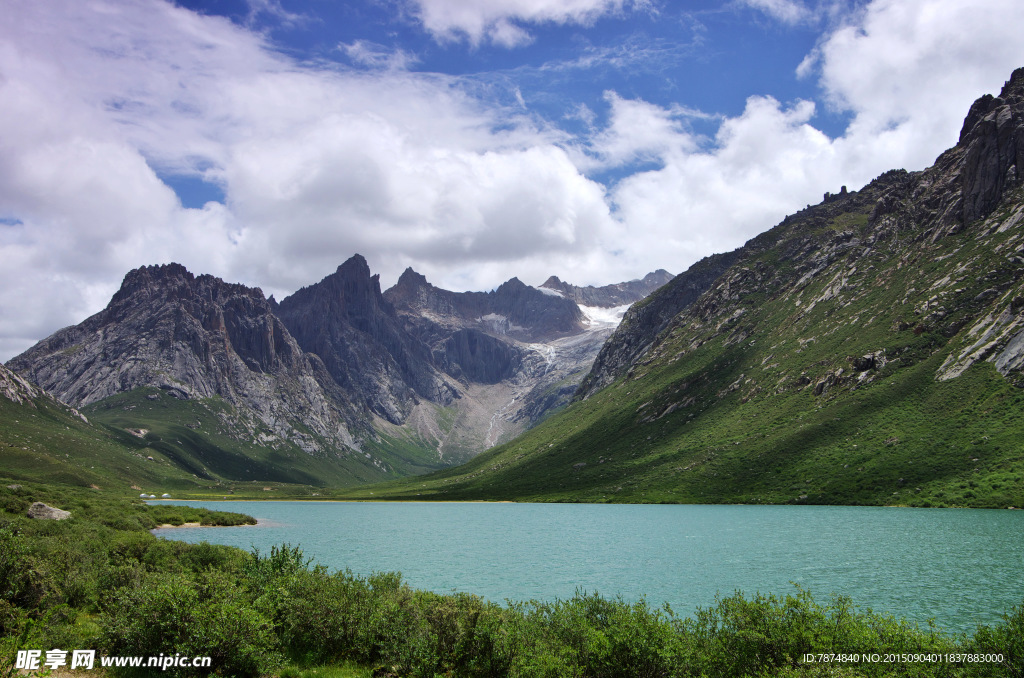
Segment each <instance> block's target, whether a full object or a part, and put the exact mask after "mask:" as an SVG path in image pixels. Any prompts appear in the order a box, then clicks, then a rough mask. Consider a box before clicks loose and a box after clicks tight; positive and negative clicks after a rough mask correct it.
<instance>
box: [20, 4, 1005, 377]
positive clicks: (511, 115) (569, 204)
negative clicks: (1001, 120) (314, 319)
mask: <svg viewBox="0 0 1024 678" xmlns="http://www.w3.org/2000/svg"><path fill="white" fill-rule="evenodd" d="M0 15H2V16H3V19H2V20H0V360H8V359H9V358H11V357H13V356H14V355H17V354H18V353H20V352H22V351H24V350H26V349H27V348H29V347H30V346H31V345H33V344H34V343H35V342H36V341H38V340H40V339H43V338H45V337H46V336H48V335H49V334H51V333H52V332H54V331H56V330H57V329H59V328H61V327H64V326H67V325H72V324H76V323H79V322H81V321H82V320H84V319H85V318H86V317H87V316H89V315H91V314H92V313H96V312H98V311H99V310H101V309H102V308H103V307H104V306H105V305H106V304H107V302H108V301H109V299H110V297H111V295H112V294H113V293H114V292H115V291H116V290H117V288H118V287H119V286H120V283H121V280H122V279H123V277H124V275H125V274H126V273H127V272H128V271H130V270H131V269H134V268H137V267H139V266H144V265H152V264H162V263H169V262H172V261H174V262H178V263H181V264H184V265H185V266H186V267H188V268H189V270H191V271H192V272H193V273H196V274H201V273H209V274H213V275H216V276H218V277H221V278H223V279H225V280H226V281H229V282H240V283H244V284H247V285H251V286H258V287H260V288H261V289H262V290H263V291H264V293H266V294H267V295H268V296H269V295H271V294H273V295H275V296H276V297H277V298H278V299H281V298H283V297H284V296H287V295H288V294H290V293H292V292H294V291H295V290H296V289H298V288H299V287H301V286H303V285H309V284H311V283H314V282H317V281H318V280H320V279H322V278H323V277H324V276H326V275H329V274H330V273H332V272H333V271H334V270H335V269H336V268H337V266H338V265H340V264H341V263H342V262H344V261H345V260H346V259H348V258H349V257H351V256H352V255H353V254H356V253H358V254H362V255H363V256H364V257H366V259H367V261H368V262H369V264H370V267H371V269H372V271H373V272H375V273H379V274H380V280H381V285H382V288H384V289H386V288H387V287H389V286H391V285H393V284H394V283H395V281H396V280H397V278H398V276H399V275H400V274H401V272H402V271H403V270H404V269H405V268H406V267H409V266H411V267H413V268H414V269H415V270H417V271H418V272H420V273H422V274H424V275H425V276H426V277H427V279H428V280H429V281H430V282H431V283H433V284H434V285H437V286H439V287H442V288H445V289H451V290H456V291H463V290H488V289H493V288H494V287H496V286H497V285H499V284H500V283H501V282H503V281H505V280H508V279H509V278H512V277H513V276H515V277H518V278H519V279H520V280H522V281H523V282H526V283H528V284H532V285H539V284H541V283H542V282H543V281H544V280H545V279H546V278H547V277H548V276H550V275H557V276H559V277H560V278H561V279H562V280H565V281H569V282H572V283H574V284H578V285H587V284H594V285H602V284H609V283H613V282H620V281H625V280H630V279H634V278H639V277H642V276H643V275H645V274H646V273H648V272H650V271H653V270H655V269H658V268H664V269H667V270H669V271H671V272H672V273H680V272H682V271H684V270H685V269H686V268H687V267H689V266H690V265H691V264H692V263H694V262H695V261H697V260H699V259H701V258H702V257H705V256H707V255H710V254H713V253H716V252H723V251H728V250H732V249H734V248H736V247H739V246H741V245H742V244H743V243H744V242H746V241H747V240H748V239H750V238H752V237H753V236H755V235H757V234H758V233H761V232H763V231H765V230H767V229H769V228H771V227H772V226H773V225H775V224H777V223H778V222H779V221H780V220H781V219H782V218H783V217H785V216H786V215H787V214H790V213H792V212H795V211H797V210H799V209H801V208H803V207H804V206H806V205H808V204H816V203H818V202H820V201H821V199H822V196H823V194H824V193H825V192H833V193H835V192H838V191H839V190H840V187H841V186H847V187H848V188H849V189H850V190H856V189H858V188H860V187H862V186H863V185H864V184H866V183H867V182H869V181H870V180H871V179H873V178H874V177H876V176H878V175H879V174H881V173H883V172H885V171H887V170H889V169H894V168H905V169H908V170H920V169H924V168H926V167H928V166H929V165H931V164H932V162H933V161H934V159H935V158H936V156H937V155H938V154H939V153H940V152H942V151H943V150H944V149H946V148H948V147H950V146H952V145H953V144H955V142H956V140H957V136H958V134H959V131H960V127H961V125H962V122H963V118H964V116H965V115H966V113H967V110H968V108H969V107H970V104H971V103H972V102H973V101H974V100H975V99H976V98H977V97H979V96H981V95H982V94H985V93H998V91H999V89H1000V87H1001V86H1002V84H1003V82H1004V81H1005V80H1007V79H1008V78H1009V76H1010V73H1011V72H1012V71H1013V69H1015V68H1017V67H1021V66H1024V40H1020V35H1021V34H1022V33H1024V3H1022V2H1020V0H731V1H727V2H683V1H679V0H363V1H358V2H344V1H338V0H179V1H178V2H168V1H165V0H0Z"/></svg>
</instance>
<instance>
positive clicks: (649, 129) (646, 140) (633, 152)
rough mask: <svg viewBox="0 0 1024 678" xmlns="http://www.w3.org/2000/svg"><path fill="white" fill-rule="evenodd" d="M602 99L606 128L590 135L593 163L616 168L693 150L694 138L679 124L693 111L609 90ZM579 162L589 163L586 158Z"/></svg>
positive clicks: (585, 164)
mask: <svg viewBox="0 0 1024 678" xmlns="http://www.w3.org/2000/svg"><path fill="white" fill-rule="evenodd" d="M605 101H607V102H608V103H609V105H610V107H611V111H610V122H609V124H608V127H607V128H605V129H604V130H602V131H600V132H598V133H597V134H595V135H593V136H592V138H591V140H590V148H589V149H588V150H589V151H590V153H591V154H592V155H593V156H594V159H595V161H596V165H598V166H607V167H617V166H621V165H626V164H629V163H633V162H650V161H662V160H664V159H665V157H666V156H669V155H676V154H678V153H681V152H687V151H694V150H696V148H697V139H696V138H695V137H694V136H693V135H692V134H690V133H689V132H688V131H687V129H686V126H685V124H684V123H683V119H685V118H686V117H693V116H695V115H697V114H696V113H695V112H691V111H685V110H683V109H681V108H680V107H673V108H672V109H665V108H662V107H660V106H655V105H653V104H650V103H648V102H646V101H642V100H636V99H623V98H622V97H620V96H619V95H618V94H616V93H615V92H612V91H608V92H605ZM702 117H708V116H702ZM580 162H581V164H582V165H584V166H587V165H589V163H588V162H587V161H586V160H581V161H580Z"/></svg>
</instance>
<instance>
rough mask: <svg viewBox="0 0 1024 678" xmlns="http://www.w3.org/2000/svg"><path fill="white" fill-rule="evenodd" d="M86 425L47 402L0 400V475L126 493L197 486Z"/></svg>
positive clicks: (135, 447)
mask: <svg viewBox="0 0 1024 678" xmlns="http://www.w3.org/2000/svg"><path fill="white" fill-rule="evenodd" d="M130 438H131V436H128V434H122V433H120V432H117V431H112V430H109V429H105V428H102V427H99V426H96V425H94V424H91V423H86V422H85V421H83V420H82V419H80V418H79V417H77V416H75V414H74V413H73V412H72V411H71V410H70V409H69V408H67V407H64V406H62V405H60V404H59V403H56V402H55V401H53V400H51V399H49V398H47V397H40V398H37V399H35V400H34V401H33V402H32V404H27V403H21V404H19V403H15V402H13V401H11V400H8V399H6V398H2V397H0V473H2V475H3V476H4V477H5V478H7V479H10V480H12V481H17V482H29V481H39V482H52V483H63V484H67V485H72V486H78V487H89V486H90V485H91V486H94V487H102V488H104V489H117V490H120V491H123V492H124V493H128V492H131V491H133V490H132V489H131V487H132V486H135V487H145V488H151V487H166V488H171V489H174V488H185V487H198V483H197V482H196V481H195V479H194V478H192V476H191V474H189V473H186V472H185V471H183V470H181V469H179V468H176V467H174V466H172V465H169V464H156V463H153V462H150V461H149V460H147V459H146V455H147V454H148V453H145V452H144V450H145V443H144V442H142V441H139V440H137V439H136V440H134V441H133V440H131V439H130Z"/></svg>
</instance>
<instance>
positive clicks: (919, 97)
mask: <svg viewBox="0 0 1024 678" xmlns="http://www.w3.org/2000/svg"><path fill="white" fill-rule="evenodd" d="M854 18H855V21H853V22H851V23H849V24H848V25H845V26H841V27H840V28H838V29H836V30H834V31H833V32H832V33H831V34H830V35H828V36H827V37H826V38H825V39H824V40H823V41H822V43H821V45H820V46H819V49H818V50H817V55H816V59H817V62H818V63H817V66H818V67H819V68H820V73H821V83H822V85H823V87H824V88H825V91H826V93H827V95H828V97H829V101H830V103H831V105H833V106H835V107H837V108H840V109H843V110H849V111H852V112H853V113H854V114H855V119H854V121H853V123H852V125H851V127H850V129H849V131H848V132H847V134H846V137H847V138H849V139H850V140H851V142H852V143H854V144H858V145H869V146H870V145H874V146H876V150H875V151H874V152H877V153H879V154H881V153H890V154H891V156H892V160H891V163H892V164H893V166H906V167H908V168H920V167H923V166H925V165H927V164H929V163H930V162H931V161H932V160H934V159H935V157H936V155H937V154H938V153H939V152H941V151H942V150H943V149H945V148H947V147H948V146H951V145H952V144H953V143H954V142H955V141H956V139H957V134H958V132H959V130H960V126H961V124H962V122H963V118H964V116H965V115H966V113H967V109H968V108H969V107H970V105H971V102H973V101H974V99H975V98H977V97H978V96H980V95H981V94H983V93H986V92H990V93H998V91H999V88H1000V87H1001V86H1002V83H1003V81H1005V80H1006V78H1007V77H1008V76H1009V74H1010V72H1011V71H1012V70H1013V69H1014V68H1017V67H1019V66H1022V65H1024V41H1022V40H1021V39H1020V32H1021V28H1022V27H1024V3H1021V2H1019V0H985V1H984V2H979V1H978V0H875V1H874V2H872V3H870V4H869V5H868V6H867V7H866V8H865V9H864V10H863V12H859V13H858V14H856V15H855V17H854ZM801 69H802V72H804V73H807V72H809V71H810V70H811V62H808V63H805V64H802V65H801ZM874 136H882V137H883V139H882V141H881V143H875V144H872V142H871V138H872V137H874Z"/></svg>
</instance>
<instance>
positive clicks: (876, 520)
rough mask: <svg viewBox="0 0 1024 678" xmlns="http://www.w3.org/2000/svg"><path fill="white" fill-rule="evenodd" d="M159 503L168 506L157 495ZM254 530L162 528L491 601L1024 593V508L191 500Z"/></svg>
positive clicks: (975, 601)
mask: <svg viewBox="0 0 1024 678" xmlns="http://www.w3.org/2000/svg"><path fill="white" fill-rule="evenodd" d="M154 503H162V502H154ZM185 503H187V504H189V505H191V506H203V507H207V508H211V509H220V510H227V511H236V512H241V513H247V514H249V515H252V516H255V517H256V518H257V519H259V522H260V524H259V525H257V526H255V527H254V526H248V527H221V528H175V529H164V530H156V531H155V532H156V533H157V534H158V535H159V536H161V537H165V538H168V539H179V540H183V541H189V542H200V541H209V542H213V543H219V544H230V545H233V546H238V547H241V548H243V549H246V550H251V549H252V548H253V547H256V548H259V549H260V551H261V552H264V553H265V552H268V551H269V550H270V547H271V546H272V545H279V544H283V543H288V544H291V545H292V546H295V545H299V546H301V547H302V550H303V552H304V553H305V554H306V555H307V556H310V557H312V558H313V559H314V561H315V562H316V563H319V564H322V565H325V566H327V567H328V568H329V569H331V570H335V569H346V568H347V569H350V570H352V571H353V572H355V573H358V574H369V573H371V572H375V571H378V572H380V571H388V572H395V571H397V572H401V573H402V575H403V577H404V578H405V580H406V581H407V582H408V583H409V584H410V585H412V586H414V587H416V588H421V589H428V590H432V591H437V592H441V593H446V592H451V591H465V592H469V593H475V594H478V595H481V596H483V597H485V598H488V599H490V600H493V601H497V602H503V601H505V600H506V599H511V600H529V599H543V600H553V599H555V598H568V597H571V596H572V595H573V594H574V593H575V592H576V591H577V590H581V591H586V592H588V593H589V592H595V591H596V592H598V593H600V594H602V595H604V596H606V597H615V596H621V597H622V598H623V599H625V600H629V601H634V600H639V599H640V598H642V597H643V598H646V600H647V603H648V604H649V605H651V606H652V607H660V606H661V605H662V604H663V603H666V602H667V603H669V604H670V605H671V607H672V609H673V611H675V612H676V614H678V615H679V616H690V615H692V614H693V612H694V611H695V610H696V609H697V608H698V607H708V606H711V605H713V604H714V603H715V595H716V594H719V593H720V594H721V595H723V596H725V595H730V594H732V593H734V592H735V591H737V590H741V591H743V592H744V593H745V594H747V595H748V596H750V595H753V594H754V593H757V592H760V593H764V594H767V593H774V594H777V595H784V594H787V593H793V592H795V590H796V589H795V588H794V586H793V584H792V583H790V582H793V583H795V584H799V585H800V586H801V587H803V588H806V589H808V590H810V591H811V593H812V594H813V595H814V597H815V600H817V601H818V602H819V603H825V602H827V601H828V599H829V597H830V595H831V594H833V593H836V594H839V595H846V596H850V597H851V598H852V599H853V602H854V603H855V604H856V605H858V606H859V607H861V608H868V607H870V608H872V609H874V610H875V611H876V612H887V613H892V614H895V615H897V616H902V617H905V618H907V619H909V620H912V621H917V622H919V623H921V624H922V625H924V624H925V623H926V621H927V620H928V619H929V618H933V619H934V620H935V622H936V624H937V625H938V626H939V627H940V628H942V629H943V630H945V631H949V632H960V631H965V632H973V630H974V629H975V627H976V626H977V624H979V623H987V624H991V623H995V622H998V621H1000V619H1001V617H1000V615H1001V614H1002V613H1004V612H1007V611H1009V610H1010V608H1012V607H1014V606H1016V605H1020V604H1022V603H1024V511H994V510H993V511H987V510H971V509H962V510H961V509H908V508H878V507H834V506H691V505H687V506H666V505H607V504H489V503H347V502H315V503H314V502H259V501H252V502H245V501H233V502H191V501H190V502H185Z"/></svg>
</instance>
